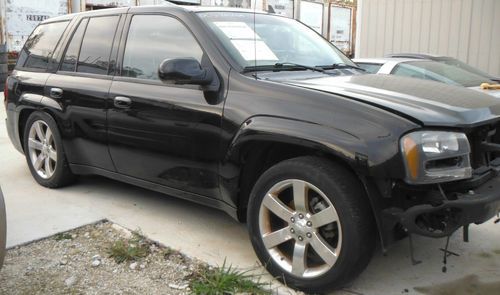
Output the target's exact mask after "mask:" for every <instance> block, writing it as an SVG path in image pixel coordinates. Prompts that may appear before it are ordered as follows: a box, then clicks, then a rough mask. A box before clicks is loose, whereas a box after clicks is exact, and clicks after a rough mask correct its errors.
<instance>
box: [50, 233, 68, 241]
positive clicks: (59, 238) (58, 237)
mask: <svg viewBox="0 0 500 295" xmlns="http://www.w3.org/2000/svg"><path fill="white" fill-rule="evenodd" d="M54 240H56V241H62V240H73V236H72V235H70V234H68V233H58V234H56V235H55V236H54Z"/></svg>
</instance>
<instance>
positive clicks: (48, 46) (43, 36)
mask: <svg viewBox="0 0 500 295" xmlns="http://www.w3.org/2000/svg"><path fill="white" fill-rule="evenodd" d="M68 23H69V21H64V22H57V23H48V24H42V25H39V26H38V27H36V29H35V30H34V31H33V33H32V34H31V35H30V37H29V38H28V40H26V43H25V44H24V48H23V50H22V52H21V54H20V57H19V60H18V63H17V65H18V66H20V67H24V68H29V69H39V70H40V69H41V70H46V69H47V68H48V66H49V63H50V62H51V60H52V56H53V54H54V50H55V49H56V46H57V43H58V42H59V39H61V36H62V34H63V33H64V30H65V29H66V27H67V26H68Z"/></svg>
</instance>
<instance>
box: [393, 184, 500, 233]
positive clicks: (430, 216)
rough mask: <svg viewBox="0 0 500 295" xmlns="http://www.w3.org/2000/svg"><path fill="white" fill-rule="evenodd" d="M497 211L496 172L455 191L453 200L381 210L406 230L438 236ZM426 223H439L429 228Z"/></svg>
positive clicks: (499, 192)
mask: <svg viewBox="0 0 500 295" xmlns="http://www.w3.org/2000/svg"><path fill="white" fill-rule="evenodd" d="M499 212H500V176H498V175H497V176H496V177H494V178H493V179H491V180H489V181H487V182H485V183H484V184H483V185H481V186H480V187H479V188H477V189H476V190H474V191H470V192H469V193H467V194H458V195H457V198H456V199H455V200H445V201H442V203H441V204H439V205H437V206H433V205H430V204H422V205H417V206H413V207H411V208H409V209H407V210H406V211H403V210H401V209H396V208H389V209H386V210H384V217H385V220H386V221H387V222H388V223H389V224H394V223H400V224H401V225H402V226H403V227H404V229H405V230H406V231H407V232H408V233H413V234H418V235H422V236H427V237H433V238H441V237H446V236H449V235H451V234H452V233H453V232H455V231H456V230H457V229H459V228H460V227H462V226H467V225H469V224H471V223H475V224H481V223H483V222H485V221H487V220H489V219H491V218H492V217H494V216H495V215H497V214H498V213H499ZM430 223H432V224H436V223H438V224H439V226H436V227H430V226H429V224H430ZM386 224H387V223H386Z"/></svg>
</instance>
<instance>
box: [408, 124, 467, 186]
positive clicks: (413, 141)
mask: <svg viewBox="0 0 500 295" xmlns="http://www.w3.org/2000/svg"><path fill="white" fill-rule="evenodd" d="M401 151H402V153H403V158H404V162H405V166H406V182H408V183H410V184H427V183H441V182H449V181H453V180H460V179H466V178H470V177H472V167H471V164H470V153H471V149H470V145H469V140H468V139H467V136H466V135H465V134H463V133H456V132H446V131H418V132H413V133H410V134H407V135H405V136H404V137H403V138H402V139H401Z"/></svg>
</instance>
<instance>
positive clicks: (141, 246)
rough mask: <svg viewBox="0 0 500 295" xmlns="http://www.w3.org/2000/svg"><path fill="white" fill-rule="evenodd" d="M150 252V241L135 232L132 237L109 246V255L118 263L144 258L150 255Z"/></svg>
mask: <svg viewBox="0 0 500 295" xmlns="http://www.w3.org/2000/svg"><path fill="white" fill-rule="evenodd" d="M149 252H150V250H149V242H147V241H146V240H145V239H144V238H143V237H142V236H140V235H139V234H137V233H134V236H133V237H132V238H131V239H129V240H123V239H122V240H118V241H116V242H114V243H113V244H111V245H110V246H109V248H108V254H109V257H110V258H113V259H114V260H115V262H116V263H122V262H125V261H132V260H134V261H135V260H138V259H140V258H144V257H146V256H148V255H149Z"/></svg>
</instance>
